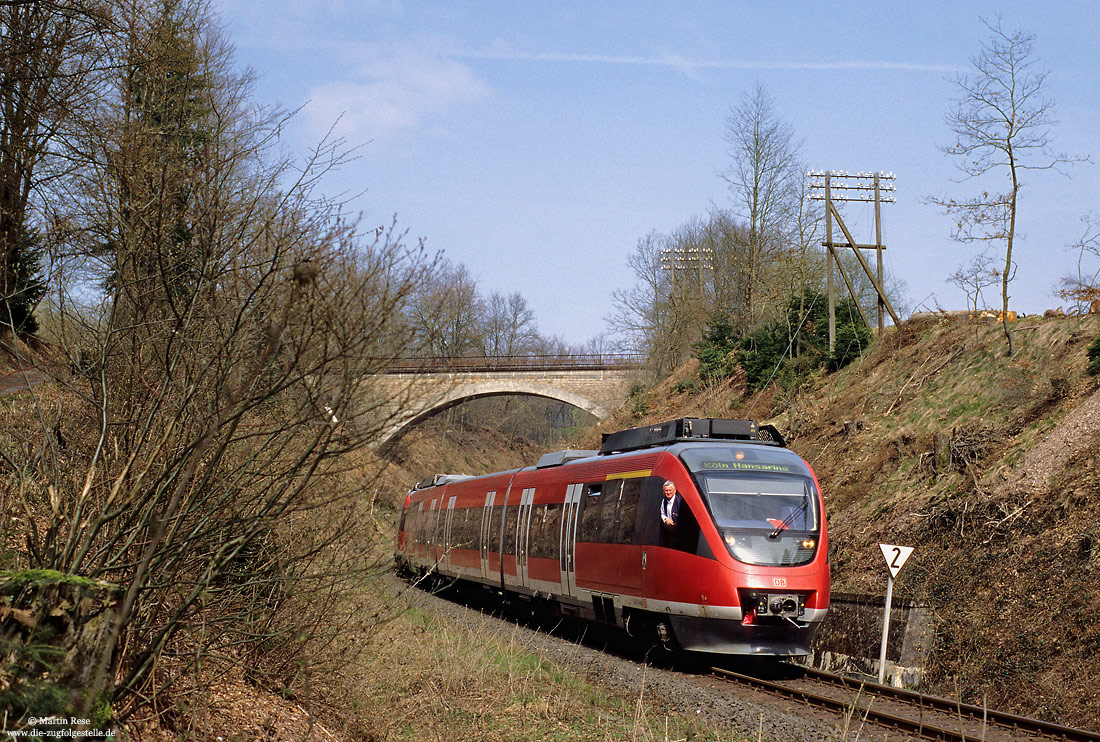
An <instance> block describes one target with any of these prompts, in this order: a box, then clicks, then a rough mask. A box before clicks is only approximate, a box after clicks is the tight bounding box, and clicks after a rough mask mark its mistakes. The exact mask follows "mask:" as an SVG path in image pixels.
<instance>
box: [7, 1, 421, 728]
mask: <svg viewBox="0 0 1100 742" xmlns="http://www.w3.org/2000/svg"><path fill="white" fill-rule="evenodd" d="M124 11H125V12H124V13H123V14H122V17H124V18H125V19H126V22H127V28H126V31H125V33H122V34H120V37H119V38H120V43H119V44H118V45H117V46H114V47H113V48H112V50H111V53H112V54H113V55H115V59H114V61H113V62H112V64H111V69H113V70H116V71H117V72H118V74H117V76H116V78H115V81H114V85H113V87H112V88H111V89H110V94H105V95H103V96H102V97H101V98H100V100H99V101H98V110H97V115H96V116H95V117H90V118H89V119H87V121H86V124H87V129H86V130H85V131H84V132H83V133H79V134H77V135H74V136H73V139H72V141H71V142H70V145H71V146H72V147H73V152H74V153H79V155H80V156H81V157H82V158H83V159H82V161H81V162H80V163H79V167H73V168H72V170H71V171H70V172H69V173H68V174H67V177H66V178H64V179H63V180H59V181H58V183H57V184H56V188H57V189H58V192H62V191H61V189H62V188H65V189H66V190H65V191H64V192H65V193H67V196H68V197H67V198H65V199H63V200H62V201H60V202H59V204H58V206H57V208H58V210H59V211H58V212H57V216H58V219H57V221H56V223H55V230H56V231H57V235H55V236H56V242H57V244H62V243H64V244H66V245H69V246H70V247H69V253H68V254H66V255H65V256H63V257H64V258H65V261H66V262H67V263H68V264H71V265H73V266H76V267H78V268H82V269H83V271H84V272H83V274H82V277H83V278H84V279H85V280H83V281H72V282H67V283H65V284H58V285H55V287H54V290H55V292H56V293H55V295H54V297H53V298H54V311H55V312H56V314H57V317H58V319H57V323H56V324H57V331H56V334H55V336H54V337H51V341H52V342H53V343H54V344H55V347H56V348H57V349H58V351H59V352H60V353H62V354H66V355H68V357H69V358H70V359H71V363H70V364H69V365H68V367H67V368H66V367H65V365H63V364H59V366H58V368H56V369H54V373H55V376H56V385H55V389H57V390H58V391H56V392H55V393H56V394H58V395H60V399H61V400H63V402H64V406H62V405H61V404H58V403H56V402H55V403H53V404H50V403H48V402H47V401H46V400H43V399H42V398H40V397H38V396H37V395H36V396H34V401H33V403H32V409H31V410H29V411H28V412H27V414H26V419H27V420H33V421H35V422H36V426H31V425H29V424H28V425H26V426H23V427H15V428H13V429H12V430H11V431H8V430H5V431H4V434H3V435H2V436H0V454H2V455H0V467H3V468H4V473H5V476H4V478H3V479H0V500H4V501H7V502H9V503H10V502H15V503H17V504H18V506H19V507H21V508H23V510H24V511H25V512H26V513H27V514H28V515H29V516H30V517H29V518H28V532H27V534H26V552H25V554H23V559H24V561H25V562H26V565H27V566H31V567H39V568H50V569H55V570H58V571H60V572H63V573H67V574H75V575H82V576H87V577H92V578H101V579H105V580H107V581H109V582H113V583H116V584H118V585H121V586H124V594H123V596H122V597H121V598H120V600H119V601H118V605H117V606H116V607H115V612H114V613H113V618H112V619H111V621H110V622H109V623H108V624H107V626H106V629H105V630H104V631H103V633H102V635H101V636H100V638H101V640H102V641H101V644H100V646H99V648H98V651H99V654H98V656H97V657H95V658H94V663H93V665H94V667H95V672H94V673H91V678H90V680H89V681H88V682H86V683H83V684H82V685H81V686H80V687H79V688H78V689H77V690H78V694H79V696H80V697H79V698H77V699H75V703H74V708H75V709H76V710H80V711H88V710H90V709H91V708H92V707H95V706H98V705H100V704H102V703H103V702H104V700H107V701H113V702H114V704H115V709H116V711H118V712H119V713H120V714H121V716H122V717H125V716H126V715H127V714H129V713H132V712H133V711H134V710H135V709H136V708H138V707H140V706H143V705H157V704H160V703H161V699H160V697H159V696H160V694H161V693H162V692H163V690H164V688H166V687H170V686H171V684H172V683H173V682H175V681H177V680H178V679H179V678H180V677H187V676H192V675H194V676H197V675H198V674H199V673H198V667H199V665H200V664H204V663H206V662H207V660H208V659H210V658H218V659H221V660H224V661H229V662H237V663H241V664H244V665H247V666H248V667H249V668H250V671H251V672H254V673H255V672H259V671H261V669H262V668H264V666H265V663H264V662H263V661H262V660H263V658H264V657H265V656H268V655H269V654H271V648H272V647H273V646H279V645H283V646H294V645H295V642H296V641H297V639H298V638H299V637H302V636H305V635H308V634H309V633H310V632H315V631H319V630H324V629H322V628H319V627H324V626H327V625H332V626H333V629H334V630H339V629H338V628H337V625H336V624H331V622H330V620H329V619H330V616H328V615H327V614H328V613H329V612H330V610H331V609H333V607H334V604H336V603H337V602H338V601H336V599H335V596H336V594H337V593H338V591H339V585H340V584H343V583H342V582H341V580H343V579H345V578H346V577H348V576H349V575H350V574H351V573H352V572H353V571H360V572H361V571H362V570H363V569H365V568H369V567H370V565H368V564H364V560H363V559H362V554H363V549H364V543H363V542H362V540H361V539H362V537H363V531H362V529H361V528H359V527H357V526H358V524H357V522H356V521H355V513H356V504H357V502H358V501H359V499H360V498H361V496H362V487H361V486H351V484H350V483H349V482H347V481H344V477H346V476H347V473H346V470H347V468H348V465H347V463H346V459H345V458H344V457H345V455H346V454H347V453H348V452H350V451H353V450H356V449H358V448H361V447H363V446H365V445H366V444H368V443H369V442H371V441H372V440H375V439H376V437H377V436H378V435H379V433H380V431H381V430H382V429H383V428H384V427H385V426H386V424H387V423H388V422H389V418H388V417H387V416H388V415H390V414H393V413H392V410H393V409H394V407H395V405H394V401H395V400H394V399H393V398H392V395H390V396H388V397H387V398H385V399H382V395H381V394H380V393H372V379H373V378H374V376H376V375H377V374H379V373H381V372H382V370H383V369H384V368H385V366H386V363H387V359H388V358H389V357H391V356H392V354H393V353H394V352H395V351H396V350H398V349H400V348H403V347H404V346H405V345H406V343H407V340H408V338H407V337H406V336H405V335H404V333H405V331H406V330H407V328H406V327H405V326H404V325H403V324H401V323H400V322H395V319H396V318H400V317H401V316H402V315H403V314H404V313H405V311H406V309H407V302H408V300H409V297H410V295H411V293H412V291H413V289H414V288H415V287H416V286H417V285H418V284H419V283H420V282H422V281H423V280H424V279H425V278H426V276H427V275H428V273H429V272H430V270H431V269H432V261H431V260H429V259H427V258H426V257H425V255H424V252H423V250H422V248H420V247H419V246H412V247H406V246H405V245H404V244H403V235H402V234H401V233H400V232H397V231H395V230H391V231H389V232H385V231H374V230H372V231H370V232H368V233H366V234H361V233H360V232H359V231H358V229H357V228H356V225H355V223H354V222H349V221H348V220H346V219H344V218H343V217H342V216H341V215H340V210H339V204H336V203H332V202H329V201H326V200H324V199H320V198H318V197H316V196H315V195H314V194H313V192H312V190H311V186H312V185H313V184H314V183H316V181H317V178H319V177H320V176H321V175H322V174H323V172H324V171H325V170H326V169H328V168H329V167H331V166H333V165H335V164H338V163H339V161H340V157H339V154H338V152H337V151H336V150H335V149H334V148H333V147H331V146H322V147H320V148H319V149H318V151H317V153H316V155H315V157H314V158H313V159H312V160H311V161H309V162H307V163H305V164H304V165H297V164H295V163H291V162H289V161H286V160H283V159H279V158H277V157H275V155H274V153H273V148H274V147H275V145H276V144H277V135H278V132H279V129H280V126H281V125H282V124H283V123H284V119H283V118H281V117H278V116H274V117H273V116H270V115H267V114H265V113H264V112H263V111H262V110H258V109H257V108H256V107H255V106H253V105H252V104H251V102H250V98H249V86H248V81H247V79H243V78H241V77H239V76H238V75H236V74H235V73H234V72H233V71H232V70H233V65H232V58H231V53H230V50H229V47H228V46H227V45H226V44H225V42H224V39H222V38H221V37H220V35H219V34H218V33H217V31H216V30H215V29H214V28H213V25H212V23H211V21H210V19H209V16H208V14H207V12H208V11H207V8H206V6H205V4H204V3H203V2H202V1H201V0H188V1H187V2H176V1H174V0H169V1H167V2H165V1H164V0H159V1H158V0H127V7H126V8H124ZM177 85H182V87H177ZM104 92H105V93H106V92H107V91H104ZM192 105H194V106H195V108H194V109H190V110H189V107H190V106H192ZM62 209H64V211H62ZM74 269H75V268H74ZM88 278H96V279H99V280H100V284H101V285H102V286H103V287H104V291H103V293H102V294H101V295H99V296H97V297H92V298H90V297H89V296H88V286H89V281H88V280H87V279H88ZM81 304H85V305H87V304H91V305H92V306H91V307H90V310H89V311H72V309H73V308H78V307H80V306H81ZM397 401H398V402H400V400H397ZM8 469H10V470H11V471H10V472H9V471H7V470H8ZM9 474H10V476H8V475H9ZM341 555H343V556H341ZM166 657H167V658H168V659H167V660H166V659H165V658H166ZM284 670H285V673H286V674H285V675H284V676H283V677H282V678H280V682H281V683H288V684H289V683H293V682H294V677H295V673H297V672H300V668H299V669H295V665H294V663H288V664H287V665H286V666H285V668H284ZM31 711H33V710H31ZM11 721H16V722H17V721H18V720H16V719H14V718H9V722H11Z"/></svg>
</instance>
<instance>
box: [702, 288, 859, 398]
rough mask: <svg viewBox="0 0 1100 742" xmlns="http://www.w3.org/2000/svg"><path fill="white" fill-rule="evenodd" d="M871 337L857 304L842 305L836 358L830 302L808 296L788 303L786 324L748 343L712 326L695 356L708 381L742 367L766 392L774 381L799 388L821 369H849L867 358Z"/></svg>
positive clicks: (724, 325) (721, 323)
mask: <svg viewBox="0 0 1100 742" xmlns="http://www.w3.org/2000/svg"><path fill="white" fill-rule="evenodd" d="M870 337H871V334H870V330H868V328H867V326H866V325H865V324H863V322H862V321H861V320H860V317H859V311H858V309H857V308H856V306H855V303H854V302H853V300H852V299H850V298H845V299H843V300H841V301H840V302H838V303H837V307H836V344H835V347H834V349H833V352H832V353H831V354H830V353H829V307H828V300H827V298H826V297H825V295H824V294H821V293H820V292H817V291H809V290H808V291H805V292H803V293H802V294H800V295H795V296H792V297H791V298H790V299H789V300H788V301H787V307H786V312H785V314H784V316H783V317H782V318H780V319H778V320H776V321H775V322H772V323H770V324H766V325H762V326H760V327H759V328H757V329H756V330H755V331H754V332H752V333H751V334H749V335H747V336H745V337H742V338H735V337H734V336H733V330H732V327H731V326H730V323H729V322H728V321H726V320H725V319H722V318H717V319H714V320H712V321H711V322H710V323H709V324H708V325H707V329H706V331H705V333H704V335H703V340H702V341H700V342H699V343H697V344H696V346H695V354H696V357H697V358H698V359H699V375H700V376H701V377H702V378H703V380H704V381H714V380H716V379H723V378H726V377H728V376H729V375H730V374H731V373H732V372H733V367H734V365H735V364H739V365H740V366H741V367H742V368H744V369H745V376H746V382H747V383H748V385H749V386H750V387H757V388H759V387H763V386H764V385H765V384H767V383H768V380H769V379H771V378H773V377H776V378H780V379H783V380H784V382H785V383H789V384H790V383H793V384H796V385H797V383H798V382H799V381H800V380H801V379H803V378H805V377H806V376H807V375H808V374H810V373H812V372H813V371H815V370H816V369H819V368H823V367H824V368H827V369H828V370H830V371H836V370H837V369H840V368H843V367H844V366H846V365H847V364H848V363H850V362H851V361H852V360H854V359H855V358H857V357H858V356H860V355H861V354H862V353H863V349H864V348H866V347H867V346H868V344H869V343H870Z"/></svg>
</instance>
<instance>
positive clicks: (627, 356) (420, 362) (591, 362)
mask: <svg viewBox="0 0 1100 742" xmlns="http://www.w3.org/2000/svg"><path fill="white" fill-rule="evenodd" d="M645 362H646V358H645V356H643V355H641V354H639V353H597V354H569V355H530V356H463V357H460V358H443V357H425V358H395V359H393V360H392V361H391V362H390V363H388V364H387V366H386V370H385V372H386V373H389V374H437V373H455V372H464V373H472V372H482V371H490V372H491V371H608V370H620V369H631V368H641V367H642V366H644V365H645Z"/></svg>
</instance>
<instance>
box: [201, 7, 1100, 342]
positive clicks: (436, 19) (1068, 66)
mask: <svg viewBox="0 0 1100 742" xmlns="http://www.w3.org/2000/svg"><path fill="white" fill-rule="evenodd" d="M215 8H216V10H217V12H218V13H219V14H220V17H221V21H222V23H223V25H224V27H225V29H226V31H227V33H228V35H229V37H230V39H231V40H232V41H233V42H234V44H235V45H236V47H237V60H238V62H239V63H240V64H241V65H242V66H246V67H250V68H252V69H253V70H254V71H255V72H256V73H257V75H258V78H259V80H258V83H257V86H256V97H257V99H258V100H259V101H261V102H265V103H279V104H281V105H282V106H283V107H285V108H288V109H296V108H299V107H303V108H302V110H301V112H300V113H299V114H298V116H297V117H296V118H295V119H294V122H293V123H292V125H291V126H290V127H289V128H288V129H287V134H286V139H285V146H286V147H287V148H288V150H290V151H291V152H298V153H304V152H305V151H306V150H307V148H308V147H309V146H310V145H312V144H315V143H316V142H317V141H319V140H320V139H321V138H322V137H323V136H324V135H325V133H326V132H327V131H328V130H329V129H330V128H331V127H332V126H333V125H334V124H335V126H336V129H335V132H336V133H337V134H338V135H339V136H341V137H343V138H344V139H345V140H346V141H347V142H348V143H349V144H352V145H361V149H360V150H359V157H358V159H357V160H355V161H354V162H353V163H351V164H349V165H347V166H346V167H344V168H343V169H342V170H341V171H340V172H339V173H336V174H333V175H331V176H329V178H328V179H327V180H326V181H325V183H324V188H325V189H326V191H327V192H329V193H330V194H333V195H336V194H340V193H348V194H360V193H361V195H359V196H357V197H356V198H355V199H354V200H353V202H352V204H351V209H352V210H354V211H357V212H362V213H363V215H364V222H365V223H366V224H370V225H375V224H379V225H380V224H385V223H388V222H389V220H390V218H391V217H392V215H393V214H396V215H397V217H398V220H399V223H400V224H401V225H402V226H403V227H405V228H407V229H408V230H409V232H410V234H411V235H412V236H414V237H421V236H422V237H424V238H426V240H427V245H428V247H429V248H430V249H432V250H441V251H443V253H444V255H445V256H446V257H447V258H449V259H451V260H453V261H455V262H461V263H464V264H465V265H466V266H467V267H468V268H469V269H470V271H471V272H472V273H473V275H474V276H475V277H476V278H477V280H478V283H479V286H480V287H481V289H482V291H483V292H484V293H486V294H487V293H489V292H491V291H502V292H512V291H519V292H521V293H522V294H523V295H524V296H525V297H526V298H527V300H528V302H529V304H530V306H531V307H532V309H533V310H534V311H535V313H536V317H537V319H538V325H539V328H540V330H541V331H542V332H543V333H545V334H548V335H557V336H560V337H562V338H563V339H564V340H566V341H567V342H570V343H582V342H584V341H586V340H588V339H589V338H591V337H593V336H596V335H599V334H601V333H603V332H605V329H606V328H605V324H604V318H605V317H606V316H607V315H609V314H610V313H611V312H612V311H613V305H612V302H611V292H612V291H613V290H614V289H617V288H625V287H626V286H628V285H629V284H630V283H631V276H630V274H629V272H628V269H627V265H626V259H627V256H628V255H629V254H630V253H631V252H632V251H633V250H634V248H635V246H636V245H637V242H638V240H639V239H640V238H642V237H643V236H645V235H646V234H647V233H649V232H651V231H658V232H662V233H667V232H670V231H672V230H674V229H676V228H677V227H678V226H680V225H681V224H683V223H685V222H687V221H688V220H690V219H691V218H693V217H697V216H703V215H705V214H706V212H707V211H708V210H709V209H710V208H712V207H714V206H717V207H721V208H728V207H730V205H731V203H730V197H729V193H728V191H727V188H726V184H725V183H724V182H723V181H722V180H721V178H720V177H719V173H720V172H721V171H722V170H723V169H724V168H725V167H726V166H727V165H728V157H727V155H726V149H727V147H726V143H725V142H724V140H723V132H724V125H725V119H726V116H727V114H728V113H729V111H730V109H731V107H733V106H735V105H736V104H737V103H738V101H739V99H740V97H741V96H742V95H743V94H744V93H745V92H747V91H749V90H751V88H752V87H753V86H754V85H755V84H757V83H760V84H762V85H763V86H764V87H765V88H766V90H767V91H768V93H769V94H770V95H771V97H772V98H773V100H774V104H775V107H776V110H777V112H778V113H779V114H780V115H781V116H782V117H783V118H784V119H785V120H786V121H787V122H788V123H790V124H791V126H792V127H793V128H794V130H795V135H796V138H797V139H798V140H800V141H801V143H802V154H803V157H804V159H805V161H806V162H807V164H808V165H809V166H810V167H812V168H814V169H822V170H823V169H833V170H846V171H850V172H853V173H854V172H858V171H872V170H880V171H884V172H893V173H894V174H895V175H896V176H897V203H896V204H891V205H888V206H885V207H884V211H883V231H884V240H885V241H886V243H887V245H888V249H887V262H886V265H887V269H888V270H890V271H892V272H893V273H894V274H896V275H897V276H898V277H899V278H900V279H902V280H903V281H905V283H906V284H907V291H906V293H907V295H908V297H907V298H908V303H909V304H910V305H911V307H912V308H913V309H920V308H934V307H935V306H936V305H937V304H938V305H939V306H941V307H944V308H947V309H952V308H962V307H963V305H964V303H965V297H964V295H963V294H962V292H961V291H959V290H958V289H956V288H955V287H954V286H952V285H950V284H949V283H948V280H947V279H948V276H949V275H950V274H951V273H952V272H953V271H954V270H955V269H956V268H957V267H959V266H960V265H962V264H963V263H966V262H968V261H969V259H970V257H971V256H972V255H973V254H974V253H975V251H976V249H977V248H975V247H973V246H968V245H961V244H958V243H955V242H952V240H951V239H950V221H949V220H948V219H947V218H946V217H944V216H943V215H941V214H939V213H938V212H937V210H936V209H935V208H934V207H933V206H929V205H925V204H924V203H923V202H924V200H925V198H926V197H927V196H930V195H957V196H962V195H967V194H968V193H970V192H971V191H972V190H973V186H972V185H967V184H956V183H954V182H953V179H957V178H958V177H959V173H958V171H957V170H956V169H955V166H954V163H953V162H952V161H951V158H949V157H948V156H947V155H944V154H943V153H941V152H940V151H939V149H938V147H939V146H942V145H946V144H948V143H949V142H950V134H949V131H948V129H947V127H946V125H945V123H944V115H945V113H946V112H947V111H948V110H949V109H950V108H951V101H952V98H953V97H954V95H955V91H954V89H953V86H952V85H951V84H950V82H949V78H950V77H952V76H953V75H954V74H955V73H956V72H965V71H966V70H967V69H968V66H969V58H970V56H971V55H972V54H974V53H976V52H977V51H978V48H979V44H980V42H981V40H982V39H984V38H986V37H987V36H988V32H987V30H986V29H985V28H984V27H983V26H982V24H981V20H980V19H981V18H983V17H984V18H989V19H993V18H995V17H996V16H997V15H998V14H1000V15H1001V16H1002V17H1003V24H1004V26H1005V27H1006V28H1007V29H1024V30H1027V31H1029V32H1031V33H1033V34H1035V36H1036V52H1037V57H1038V59H1039V60H1040V63H1041V66H1042V67H1045V68H1047V69H1049V70H1050V73H1051V74H1050V77H1049V78H1048V81H1047V92H1048V93H1049V95H1050V96H1052V97H1053V98H1054V99H1055V101H1056V107H1055V118H1056V119H1057V120H1058V125H1057V127H1056V128H1055V130H1054V137H1055V141H1054V145H1055V148H1056V149H1058V150H1059V151H1065V152H1069V153H1071V154H1080V155H1090V156H1092V157H1093V158H1094V159H1096V160H1098V161H1100V146H1097V144H1098V138H1097V136H1096V134H1095V131H1096V127H1097V125H1098V122H1100V64H1098V63H1097V61H1096V50H1097V48H1098V47H1097V41H1096V40H1097V39H1098V38H1100V3H1096V2H1083V1H1082V2H1050V3H1034V2H1001V3H990V2H968V3H958V2H956V3H949V2H923V3H906V4H895V3H886V2H845V3H833V4H822V3H802V2H788V3H747V2H675V3H673V2H667V3H663V2H629V3H628V2H622V3H615V2H607V3H593V2H591V1H590V0H589V1H587V2H540V3H536V2H522V3H521V2H496V3H493V2H431V1H426V2H411V1H410V2H399V1H397V0H366V1H356V0H263V1H262V2H261V0H221V3H220V4H217V5H215ZM337 119H339V122H338V123H337ZM1097 168H1098V165H1096V164H1080V165H1076V166H1074V167H1073V168H1071V169H1070V170H1069V171H1068V172H1069V176H1068V177H1067V176H1065V175H1061V174H1058V173H1054V172H1042V173H1031V174H1029V175H1028V176H1027V179H1026V181H1025V187H1024V189H1023V191H1022V194H1021V207H1020V217H1019V218H1020V229H1021V232H1022V234H1023V237H1022V241H1021V242H1020V243H1019V246H1018V257H1019V271H1018V274H1017V277H1016V280H1015V282H1014V284H1013V288H1012V291H1011V294H1012V297H1013V298H1012V306H1013V308H1015V309H1017V310H1018V311H1021V312H1027V313H1034V312H1042V311H1043V310H1044V309H1046V308H1049V307H1056V306H1059V305H1060V304H1061V303H1062V302H1061V300H1059V299H1057V298H1056V297H1055V296H1054V295H1053V290H1054V288H1055V287H1056V285H1057V283H1058V279H1059V278H1060V277H1062V276H1063V275H1067V274H1070V273H1074V272H1075V271H1076V264H1077V254H1076V252H1074V251H1071V250H1069V249H1068V246H1069V245H1070V244H1072V243H1073V242H1074V241H1075V240H1076V239H1077V238H1078V237H1079V236H1080V234H1081V232H1082V229H1083V225H1082V223H1081V221H1080V220H1081V217H1082V216H1083V215H1084V214H1086V213H1087V212H1089V211H1090V210H1092V211H1093V212H1094V213H1096V215H1097V216H1098V217H1100V170H1098V169H1097ZM843 213H844V215H845V218H846V220H847V221H848V223H849V226H852V227H853V232H854V236H855V238H856V239H857V240H860V241H865V240H866V241H873V231H872V222H871V218H870V210H869V208H868V207H865V206H862V205H851V206H849V207H846V208H845V209H844V211H843ZM987 298H988V299H989V301H990V302H995V301H996V299H997V297H996V295H995V294H992V293H990V294H989V295H988V296H987Z"/></svg>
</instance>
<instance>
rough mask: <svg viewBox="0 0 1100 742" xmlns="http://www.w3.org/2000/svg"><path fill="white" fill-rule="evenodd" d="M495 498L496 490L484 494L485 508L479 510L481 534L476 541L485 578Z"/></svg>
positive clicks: (487, 573) (487, 576)
mask: <svg viewBox="0 0 1100 742" xmlns="http://www.w3.org/2000/svg"><path fill="white" fill-rule="evenodd" d="M496 499H497V493H496V492H489V493H488V494H486V495H485V508H484V509H483V510H482V511H481V534H480V536H479V538H478V543H479V544H481V576H482V578H483V579H486V580H488V579H489V540H490V538H491V536H492V533H493V505H494V503H495V502H496Z"/></svg>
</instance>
